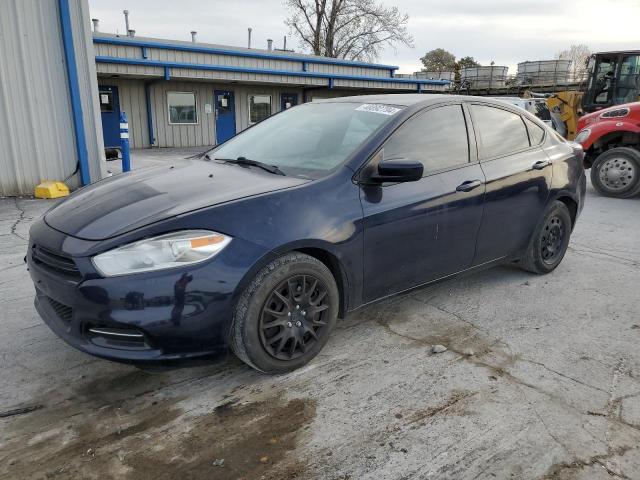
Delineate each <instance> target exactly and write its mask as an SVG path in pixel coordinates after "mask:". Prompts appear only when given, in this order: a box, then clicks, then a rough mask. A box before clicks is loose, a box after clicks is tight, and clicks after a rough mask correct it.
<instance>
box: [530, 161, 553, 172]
mask: <svg viewBox="0 0 640 480" xmlns="http://www.w3.org/2000/svg"><path fill="white" fill-rule="evenodd" d="M549 165H551V162H550V161H549V160H540V161H539V162H536V163H534V164H533V166H532V167H531V168H533V169H534V170H542V169H543V168H544V167H548V166H549Z"/></svg>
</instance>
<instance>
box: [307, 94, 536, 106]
mask: <svg viewBox="0 0 640 480" xmlns="http://www.w3.org/2000/svg"><path fill="white" fill-rule="evenodd" d="M522 100H525V99H522ZM443 101H454V102H455V101H460V102H473V101H481V102H484V103H493V104H495V105H501V106H504V105H509V106H511V105H512V104H510V103H507V102H503V101H500V100H496V99H494V98H490V97H475V96H472V95H447V94H440V93H389V94H385V95H355V96H352V97H336V98H326V99H318V100H314V102H318V103H355V102H357V103H379V104H383V105H401V106H406V107H410V106H413V105H423V106H427V105H432V104H435V103H441V102H443Z"/></svg>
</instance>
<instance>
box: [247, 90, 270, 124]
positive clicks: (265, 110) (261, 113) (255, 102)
mask: <svg viewBox="0 0 640 480" xmlns="http://www.w3.org/2000/svg"><path fill="white" fill-rule="evenodd" d="M270 115H271V95H249V124H254V123H258V122H261V121H262V120H264V119H265V118H267V117H269V116H270Z"/></svg>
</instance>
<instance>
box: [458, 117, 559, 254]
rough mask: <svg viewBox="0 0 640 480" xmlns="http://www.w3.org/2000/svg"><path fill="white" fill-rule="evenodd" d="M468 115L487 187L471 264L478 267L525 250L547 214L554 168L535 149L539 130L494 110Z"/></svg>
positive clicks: (541, 137) (541, 134) (538, 148)
mask: <svg viewBox="0 0 640 480" xmlns="http://www.w3.org/2000/svg"><path fill="white" fill-rule="evenodd" d="M471 112H472V116H473V124H474V128H475V131H476V134H477V135H478V143H479V150H480V157H481V158H480V160H481V163H480V165H481V166H482V170H483V172H484V174H485V177H486V181H487V191H486V196H485V203H484V215H483V218H482V225H481V227H480V231H479V233H478V244H477V254H476V259H475V261H474V263H475V264H482V263H485V262H489V261H492V260H496V259H499V258H503V257H507V256H510V255H512V254H514V253H516V252H518V251H521V250H523V249H524V248H526V246H527V245H528V243H529V239H530V238H531V235H532V234H533V230H534V228H535V225H536V224H537V222H538V220H539V219H541V218H542V214H543V213H544V209H545V208H546V205H547V199H548V197H549V192H550V188H551V174H552V170H553V167H552V165H551V162H550V161H549V159H548V157H547V156H546V153H545V152H544V151H543V149H542V147H541V146H540V144H541V142H543V141H544V139H545V132H544V130H542V129H541V127H539V126H537V125H536V124H534V123H533V122H531V121H530V120H528V119H527V120H524V121H523V118H522V117H521V116H520V115H519V114H517V113H514V112H511V111H508V110H506V109H502V108H497V107H495V106H489V105H471ZM528 129H529V131H528Z"/></svg>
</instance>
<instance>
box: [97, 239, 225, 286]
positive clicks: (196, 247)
mask: <svg viewBox="0 0 640 480" xmlns="http://www.w3.org/2000/svg"><path fill="white" fill-rule="evenodd" d="M230 241H231V237H228V236H226V235H223V234H221V233H216V232H210V231H208V230H185V231H182V232H174V233H169V234H167V235H161V236H159V237H154V238H147V239H145V240H141V241H139V242H135V243H131V244H129V245H125V246H124V247H119V248H116V249H114V250H110V251H108V252H105V253H101V254H100V255H96V256H95V257H93V264H94V266H95V267H96V268H97V269H98V271H99V272H100V273H101V274H102V275H103V276H105V277H113V276H116V275H127V274H129V273H139V272H150V271H153V270H162V269H165V268H173V267H182V266H185V265H192V264H194V263H199V262H203V261H205V260H208V259H210V258H212V257H214V256H216V255H217V254H218V253H220V252H221V251H222V250H223V249H224V247H226V246H227V245H228V244H229V242H230Z"/></svg>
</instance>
